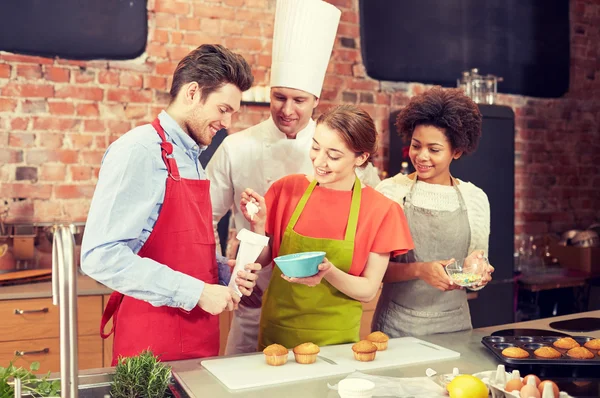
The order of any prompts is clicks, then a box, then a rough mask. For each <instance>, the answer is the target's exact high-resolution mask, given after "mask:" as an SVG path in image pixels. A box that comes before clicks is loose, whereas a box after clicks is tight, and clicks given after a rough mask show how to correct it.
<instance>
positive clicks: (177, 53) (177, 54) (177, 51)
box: [167, 46, 190, 61]
mask: <svg viewBox="0 0 600 398" xmlns="http://www.w3.org/2000/svg"><path fill="white" fill-rule="evenodd" d="M189 53H190V48H189V47H187V46H171V47H169V48H168V49H167V54H168V55H167V56H168V58H169V59H171V60H173V61H179V60H180V59H182V58H183V57H185V56H186V55H188V54H189Z"/></svg>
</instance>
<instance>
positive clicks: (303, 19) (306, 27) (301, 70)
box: [271, 0, 342, 97]
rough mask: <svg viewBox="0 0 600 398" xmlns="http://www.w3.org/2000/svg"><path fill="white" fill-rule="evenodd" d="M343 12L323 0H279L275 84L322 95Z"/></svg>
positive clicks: (274, 62) (273, 84)
mask: <svg viewBox="0 0 600 398" xmlns="http://www.w3.org/2000/svg"><path fill="white" fill-rule="evenodd" d="M341 14H342V12H341V11H340V10H338V9H337V8H336V7H334V6H333V5H331V4H329V3H326V2H324V1H322V0H277V8H276V11H275V27H274V31H273V55H272V61H271V87H289V88H295V89H298V90H302V91H306V92H308V93H311V94H314V95H315V96H317V97H319V96H320V95H321V88H322V87H323V80H324V79H325V72H326V71H327V65H328V64H329V58H330V57H331V50H332V49H333V43H334V41H335V34H336V32H337V27H338V24H339V22H340V16H341Z"/></svg>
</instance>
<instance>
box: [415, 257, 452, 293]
mask: <svg viewBox="0 0 600 398" xmlns="http://www.w3.org/2000/svg"><path fill="white" fill-rule="evenodd" d="M454 261H455V260H454V259H450V260H443V261H431V262H428V263H420V264H419V266H420V268H421V269H420V270H419V279H421V280H423V281H425V282H426V283H427V284H429V285H431V286H433V287H435V288H436V289H439V290H441V291H443V292H445V291H448V290H455V289H461V287H460V286H459V285H457V284H455V283H454V282H452V279H451V278H450V276H448V274H447V273H446V270H445V269H444V267H445V266H446V265H448V264H450V263H453V262H454Z"/></svg>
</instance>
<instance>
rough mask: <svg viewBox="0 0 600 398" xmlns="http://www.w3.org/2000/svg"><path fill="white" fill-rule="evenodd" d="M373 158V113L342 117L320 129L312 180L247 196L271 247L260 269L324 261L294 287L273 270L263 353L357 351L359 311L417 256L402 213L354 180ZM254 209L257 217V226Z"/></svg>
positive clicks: (323, 120)
mask: <svg viewBox="0 0 600 398" xmlns="http://www.w3.org/2000/svg"><path fill="white" fill-rule="evenodd" d="M376 150H377V131H376V129H375V125H374V123H373V120H372V119H371V117H370V116H369V115H368V113H366V112H364V111H362V110H361V109H359V108H356V107H354V106H348V105H346V106H341V107H337V108H334V109H332V110H330V111H328V112H326V113H324V114H323V115H321V117H319V119H318V120H317V127H316V130H315V134H314V137H313V146H312V148H311V151H310V159H311V161H312V163H313V167H314V175H313V176H307V175H300V174H296V175H291V176H287V177H284V178H282V179H281V180H279V181H276V182H275V183H274V184H273V185H272V186H271V188H270V189H269V191H268V192H267V194H266V195H265V197H264V198H263V197H261V196H260V195H258V194H257V193H256V192H253V191H252V190H250V189H247V190H246V191H245V192H244V193H243V194H242V200H241V208H242V209H243V212H244V216H245V217H246V218H247V219H248V221H249V222H250V223H251V225H252V229H253V231H254V232H256V233H259V234H266V235H268V236H269V237H270V238H271V239H270V244H269V246H268V247H266V248H265V250H263V252H262V253H261V255H260V257H259V259H258V260H257V262H259V263H261V264H263V265H264V266H267V265H269V264H271V262H272V260H273V258H275V257H277V256H281V255H285V254H291V253H299V252H308V251H324V252H326V257H325V260H324V261H323V262H322V264H320V265H319V272H318V274H317V275H315V276H312V277H308V278H288V277H286V276H284V275H282V272H281V270H279V268H278V267H277V266H276V265H273V266H274V269H273V273H272V276H271V280H270V283H269V287H268V289H267V290H266V291H265V293H264V297H263V307H262V314H261V320H260V329H259V349H263V348H264V347H266V346H268V345H270V344H273V343H278V344H281V345H284V346H285V347H288V348H292V347H294V346H296V345H298V344H301V343H304V342H308V341H311V342H313V343H315V344H317V345H321V346H323V345H329V344H340V343H348V342H355V341H358V337H359V329H360V320H361V316H362V304H361V302H368V301H370V300H372V299H373V298H374V297H375V296H376V294H377V291H378V289H379V287H380V284H381V280H382V278H383V275H384V273H385V270H386V268H387V265H388V262H389V258H390V254H393V255H398V254H402V253H405V252H407V251H408V250H409V249H411V248H412V240H411V238H410V234H409V232H408V227H407V224H406V219H405V217H404V214H403V212H402V209H401V208H400V206H399V205H398V204H397V203H395V202H393V201H391V200H389V199H387V198H386V197H385V196H383V195H382V194H380V193H378V192H377V191H375V190H374V189H372V188H369V187H367V186H363V185H362V184H361V183H360V181H359V180H358V179H357V178H356V175H355V168H356V167H364V166H365V165H366V162H367V161H368V160H369V159H370V158H371V156H372V155H373V154H374V153H375V152H376ZM249 201H253V202H255V203H257V204H258V206H259V209H260V210H259V213H258V214H257V215H254V216H253V217H252V218H251V217H249V215H248V214H247V212H246V204H247V203H248V202H249Z"/></svg>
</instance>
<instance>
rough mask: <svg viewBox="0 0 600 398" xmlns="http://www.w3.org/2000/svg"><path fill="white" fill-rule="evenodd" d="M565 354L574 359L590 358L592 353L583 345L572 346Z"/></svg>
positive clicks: (592, 356) (592, 355)
mask: <svg viewBox="0 0 600 398" xmlns="http://www.w3.org/2000/svg"><path fill="white" fill-rule="evenodd" d="M567 355H568V356H570V357H571V358H576V359H592V358H594V354H593V353H592V352H591V351H590V350H588V349H587V348H585V347H574V348H571V349H570V350H569V351H567Z"/></svg>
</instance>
